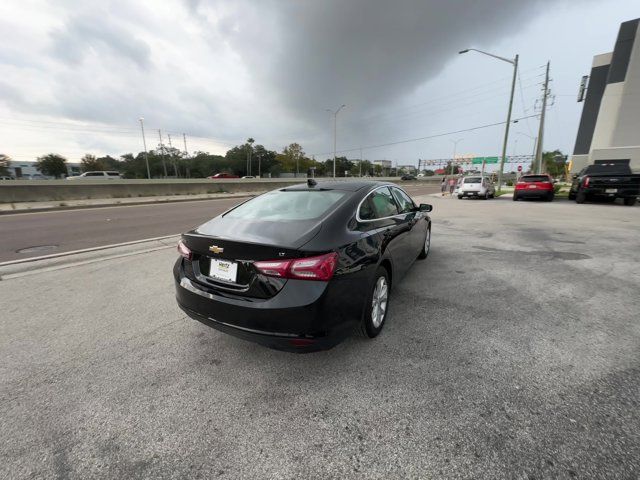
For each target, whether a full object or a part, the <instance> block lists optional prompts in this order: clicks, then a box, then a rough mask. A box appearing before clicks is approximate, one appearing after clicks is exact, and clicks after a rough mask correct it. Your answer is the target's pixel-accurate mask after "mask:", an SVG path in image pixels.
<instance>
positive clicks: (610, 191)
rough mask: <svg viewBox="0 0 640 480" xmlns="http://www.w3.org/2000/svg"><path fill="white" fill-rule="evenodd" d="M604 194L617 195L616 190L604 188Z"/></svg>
mask: <svg viewBox="0 0 640 480" xmlns="http://www.w3.org/2000/svg"><path fill="white" fill-rule="evenodd" d="M604 193H618V189H617V188H605V190H604Z"/></svg>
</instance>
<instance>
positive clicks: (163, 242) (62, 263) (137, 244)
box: [0, 234, 180, 281]
mask: <svg viewBox="0 0 640 480" xmlns="http://www.w3.org/2000/svg"><path fill="white" fill-rule="evenodd" d="M179 238H180V235H179V234H178V235H167V236H163V237H155V238H147V239H143V240H135V241H133V242H125V243H119V244H114V245H105V246H102V247H94V248H87V249H83V250H75V251H71V252H61V253H55V254H52V255H45V256H42V257H32V258H25V259H21V260H11V261H9V262H3V263H0V281H4V280H10V279H13V278H19V277H24V276H27V275H35V274H38V273H44V272H50V271H54V270H60V269H63V268H70V267H77V266H80V265H87V264H91V263H96V262H102V261H105V260H112V259H116V258H123V257H128V256H131V255H140V254H144V253H150V252H155V251H157V250H163V249H168V248H175V247H176V244H177V242H178V240H179Z"/></svg>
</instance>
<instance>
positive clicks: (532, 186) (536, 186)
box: [529, 185, 538, 188]
mask: <svg viewBox="0 0 640 480" xmlns="http://www.w3.org/2000/svg"><path fill="white" fill-rule="evenodd" d="M529 188H538V185H529Z"/></svg>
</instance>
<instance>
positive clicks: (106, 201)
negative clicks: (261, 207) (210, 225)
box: [0, 192, 262, 215]
mask: <svg viewBox="0 0 640 480" xmlns="http://www.w3.org/2000/svg"><path fill="white" fill-rule="evenodd" d="M260 193H262V192H255V193H241V194H237V195H233V194H232V195H220V196H215V197H214V196H211V197H203V198H198V197H196V198H194V197H192V196H189V195H184V196H182V197H180V198H162V199H157V200H152V199H149V200H142V201H138V202H123V201H119V202H116V201H113V200H118V199H109V198H107V199H104V203H96V204H86V205H65V206H60V205H52V206H51V207H36V208H18V209H15V210H14V209H12V210H3V209H0V215H15V214H18V213H41V212H56V211H61V210H82V209H87V208H106V207H128V206H136V205H155V204H158V203H179V202H200V201H207V200H228V199H232V198H239V199H242V198H248V197H254V196H256V195H259V194H260ZM189 197H190V198H189ZM120 200H122V199H120ZM97 201H98V200H97Z"/></svg>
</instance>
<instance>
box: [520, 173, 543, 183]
mask: <svg viewBox="0 0 640 480" xmlns="http://www.w3.org/2000/svg"><path fill="white" fill-rule="evenodd" d="M520 181H521V182H527V183H534V182H548V181H549V177H547V176H546V175H528V176H525V177H522V178H520Z"/></svg>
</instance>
